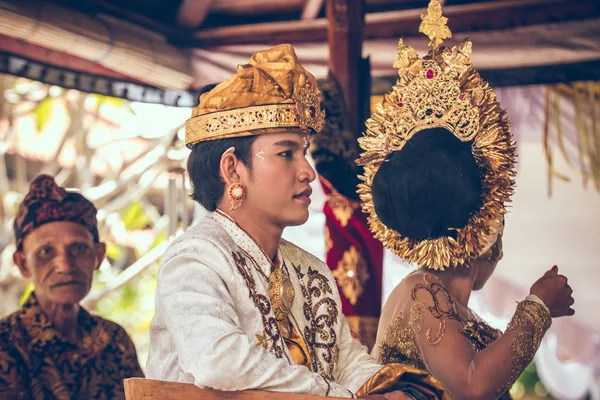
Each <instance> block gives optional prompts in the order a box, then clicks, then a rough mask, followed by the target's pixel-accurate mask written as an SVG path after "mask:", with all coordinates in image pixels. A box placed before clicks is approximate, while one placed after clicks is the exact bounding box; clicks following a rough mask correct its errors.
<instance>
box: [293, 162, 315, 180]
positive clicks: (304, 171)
mask: <svg viewBox="0 0 600 400" xmlns="http://www.w3.org/2000/svg"><path fill="white" fill-rule="evenodd" d="M316 178H317V173H316V172H315V170H314V168H313V167H312V165H310V162H308V159H305V161H304V165H303V166H302V168H301V169H300V172H299V173H298V180H299V181H300V182H304V181H308V182H312V181H314V180H315V179H316Z"/></svg>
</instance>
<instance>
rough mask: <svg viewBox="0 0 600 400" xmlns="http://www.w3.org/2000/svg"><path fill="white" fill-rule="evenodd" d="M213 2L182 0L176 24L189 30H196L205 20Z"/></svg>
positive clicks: (213, 0) (211, 0)
mask: <svg viewBox="0 0 600 400" xmlns="http://www.w3.org/2000/svg"><path fill="white" fill-rule="evenodd" d="M214 2H215V0H204V1H197V0H183V2H182V3H181V5H180V6H179V10H177V23H178V24H179V25H180V26H182V27H184V28H189V29H196V28H198V27H199V26H200V25H202V23H203V22H204V20H205V19H206V17H207V16H208V12H209V11H210V8H211V7H212V5H213V3H214Z"/></svg>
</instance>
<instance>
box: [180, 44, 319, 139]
mask: <svg viewBox="0 0 600 400" xmlns="http://www.w3.org/2000/svg"><path fill="white" fill-rule="evenodd" d="M324 123H325V113H324V112H323V111H322V110H321V108H320V98H319V90H318V89H317V80H316V79H315V77H314V76H313V75H312V74H311V73H310V72H308V71H306V70H305V69H304V68H303V67H302V65H300V62H299V61H298V57H297V56H296V53H295V51H294V48H293V47H292V46H290V45H289V44H281V45H279V46H275V47H273V48H271V49H268V50H264V51H259V52H258V53H256V54H254V55H253V56H252V57H251V58H250V60H249V61H248V63H247V64H243V65H239V66H238V69H237V72H236V74H235V75H234V76H232V77H231V78H229V79H227V80H226V81H224V82H221V83H220V84H219V85H217V86H216V87H215V88H214V89H212V90H211V91H209V92H207V93H204V94H203V95H202V96H200V105H198V107H196V108H194V110H193V111H192V118H191V119H189V120H188V121H187V122H186V126H185V143H186V145H187V146H188V147H191V146H194V145H195V144H196V143H199V142H202V141H205V140H215V139H224V138H231V137H240V136H249V135H255V134H259V133H266V132H269V130H271V131H272V129H274V128H275V129H287V130H289V129H297V130H302V131H306V132H308V129H309V128H310V129H312V130H315V131H317V132H319V131H321V129H322V128H323V124H324Z"/></svg>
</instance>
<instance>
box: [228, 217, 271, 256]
mask: <svg viewBox="0 0 600 400" xmlns="http://www.w3.org/2000/svg"><path fill="white" fill-rule="evenodd" d="M226 214H227V215H229V216H230V217H231V218H233V220H234V221H235V222H236V223H237V224H238V225H239V227H240V228H242V229H243V230H244V231H245V232H246V233H247V234H248V235H250V237H251V238H252V239H254V241H255V242H256V243H257V244H258V246H259V247H260V248H261V249H262V250H263V251H264V252H265V253H266V254H267V256H268V257H269V259H270V260H271V261H275V257H276V256H277V249H278V248H279V243H280V241H281V235H282V234H283V228H280V227H278V226H275V225H273V224H269V223H267V222H265V220H264V219H262V220H261V221H258V220H259V219H261V218H257V217H256V216H255V215H249V214H248V213H240V212H226Z"/></svg>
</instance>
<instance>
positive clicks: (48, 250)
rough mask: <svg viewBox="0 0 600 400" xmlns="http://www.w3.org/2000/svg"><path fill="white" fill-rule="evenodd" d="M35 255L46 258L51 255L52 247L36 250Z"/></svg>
mask: <svg viewBox="0 0 600 400" xmlns="http://www.w3.org/2000/svg"><path fill="white" fill-rule="evenodd" d="M37 254H38V255H39V256H41V257H48V256H49V255H50V254H52V247H50V246H44V247H42V248H40V249H39V250H38V252H37Z"/></svg>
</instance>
